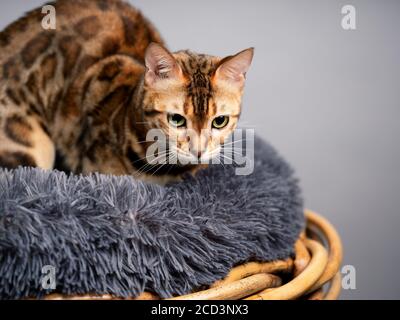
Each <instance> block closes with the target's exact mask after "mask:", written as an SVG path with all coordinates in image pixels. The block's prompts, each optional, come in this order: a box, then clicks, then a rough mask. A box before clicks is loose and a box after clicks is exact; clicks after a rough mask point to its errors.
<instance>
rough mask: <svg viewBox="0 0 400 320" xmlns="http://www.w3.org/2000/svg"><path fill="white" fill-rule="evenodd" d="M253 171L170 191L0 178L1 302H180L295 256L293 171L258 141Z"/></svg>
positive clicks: (37, 172) (103, 178) (75, 179)
mask: <svg viewBox="0 0 400 320" xmlns="http://www.w3.org/2000/svg"><path fill="white" fill-rule="evenodd" d="M255 150H256V151H255V168H254V172H253V173H252V174H251V175H248V176H237V175H235V174H234V168H235V166H234V165H224V166H220V165H212V166H210V167H209V168H207V169H205V170H203V171H200V172H199V173H198V175H197V176H196V177H195V178H192V177H187V178H186V179H185V180H184V181H183V182H179V183H175V184H170V185H168V186H166V187H161V186H158V185H152V184H147V183H144V182H140V181H136V180H134V179H133V178H132V177H130V176H121V177H117V176H107V175H100V174H93V175H90V176H78V175H70V176H68V175H66V174H65V173H63V172H59V171H43V170H41V169H37V168H18V169H16V170H12V171H8V170H5V169H0V298H1V299H14V298H23V297H28V296H31V297H32V296H35V297H41V296H42V295H44V294H46V293H49V292H50V291H46V290H44V289H42V288H41V280H42V272H41V270H42V267H43V266H44V265H52V266H55V267H56V280H57V288H56V291H57V292H62V293H65V294H83V293H98V294H102V293H111V294H113V295H116V296H122V297H128V296H136V295H138V294H139V293H141V292H142V291H143V290H147V291H151V292H155V293H157V294H159V295H160V296H161V297H168V296H171V295H176V294H185V293H188V292H190V291H192V290H193V289H196V288H199V287H201V286H204V285H209V284H211V283H213V282H214V281H215V280H217V279H220V278H222V277H224V276H225V275H226V274H227V272H228V271H229V269H230V268H232V267H233V266H234V265H236V264H238V263H242V262H244V261H249V260H275V259H282V258H287V257H288V256H290V255H291V254H292V253H293V245H294V242H295V240H296V239H297V237H298V235H299V232H300V231H301V228H302V227H303V225H304V220H303V211H302V209H303V208H302V200H301V197H300V192H299V188H298V185H297V181H296V179H295V178H293V174H292V170H291V169H290V167H289V166H288V165H287V164H286V162H285V161H283V159H282V158H281V157H279V156H278V155H277V153H276V152H275V151H274V149H273V148H272V147H270V146H269V145H268V144H266V143H265V142H262V141H261V140H258V139H256V142H255Z"/></svg>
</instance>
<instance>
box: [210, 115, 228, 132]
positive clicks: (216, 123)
mask: <svg viewBox="0 0 400 320" xmlns="http://www.w3.org/2000/svg"><path fill="white" fill-rule="evenodd" d="M228 122H229V117H228V116H219V117H216V118H215V119H214V120H213V122H212V127H213V128H215V129H222V128H224V127H226V125H227V124H228Z"/></svg>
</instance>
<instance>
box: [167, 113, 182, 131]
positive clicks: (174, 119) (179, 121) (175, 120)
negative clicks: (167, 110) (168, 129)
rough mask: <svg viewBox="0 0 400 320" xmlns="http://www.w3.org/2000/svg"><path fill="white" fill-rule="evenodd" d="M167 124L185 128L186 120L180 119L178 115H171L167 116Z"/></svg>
mask: <svg viewBox="0 0 400 320" xmlns="http://www.w3.org/2000/svg"><path fill="white" fill-rule="evenodd" d="M168 122H169V123H170V124H171V125H172V126H174V127H177V128H180V127H185V126H186V119H185V118H184V117H182V116H181V115H180V114H177V113H173V114H169V115H168Z"/></svg>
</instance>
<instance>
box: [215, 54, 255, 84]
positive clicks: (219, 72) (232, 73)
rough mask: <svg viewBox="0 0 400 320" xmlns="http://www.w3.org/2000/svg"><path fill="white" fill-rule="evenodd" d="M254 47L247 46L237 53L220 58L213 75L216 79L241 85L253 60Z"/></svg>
mask: <svg viewBox="0 0 400 320" xmlns="http://www.w3.org/2000/svg"><path fill="white" fill-rule="evenodd" d="M253 55H254V48H248V49H246V50H243V51H240V52H239V53H237V54H235V55H233V56H229V57H226V58H224V59H222V60H221V61H220V63H219V65H218V67H217V69H216V70H215V75H214V77H215V78H216V79H217V80H225V81H229V82H230V83H232V84H237V85H240V86H242V85H243V84H244V80H245V77H246V72H247V71H248V70H249V68H250V64H251V61H252V60H253Z"/></svg>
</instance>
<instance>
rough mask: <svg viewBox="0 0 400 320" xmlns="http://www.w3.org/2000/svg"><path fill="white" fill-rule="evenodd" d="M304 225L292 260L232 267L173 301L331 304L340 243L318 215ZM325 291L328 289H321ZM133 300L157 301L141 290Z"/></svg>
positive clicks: (337, 290) (93, 297) (54, 296)
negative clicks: (206, 285)
mask: <svg viewBox="0 0 400 320" xmlns="http://www.w3.org/2000/svg"><path fill="white" fill-rule="evenodd" d="M305 216H306V219H307V227H306V230H305V232H303V233H302V234H301V236H300V238H299V239H298V240H297V242H296V245H295V258H294V259H287V260H279V261H273V262H266V263H262V262H249V263H245V264H243V265H240V266H237V267H235V268H233V269H232V270H231V271H230V272H229V274H228V275H227V277H226V278H224V279H222V280H219V281H217V282H216V283H214V284H213V285H212V286H211V287H210V288H209V289H207V290H204V291H198V292H194V293H191V294H188V295H184V296H177V297H173V298H170V299H173V300H239V299H244V300H290V299H308V300H334V299H337V297H338V296H339V293H340V289H341V276H340V271H339V268H340V264H341V261H342V244H341V240H340V237H339V235H338V233H337V232H336V230H335V228H334V227H333V226H332V225H331V224H330V223H329V222H328V221H327V220H326V219H324V218H322V217H321V216H319V215H318V214H316V213H314V212H312V211H310V210H306V211H305ZM325 287H328V288H326V289H325ZM45 299H50V300H115V299H118V298H117V297H113V296H111V295H101V296H96V295H83V296H82V295H81V296H64V295H60V294H50V295H48V296H46V297H45ZM131 299H134V300H157V299H159V297H157V296H156V295H154V294H151V293H148V292H144V293H142V294H141V295H140V296H139V297H136V298H131Z"/></svg>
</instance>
